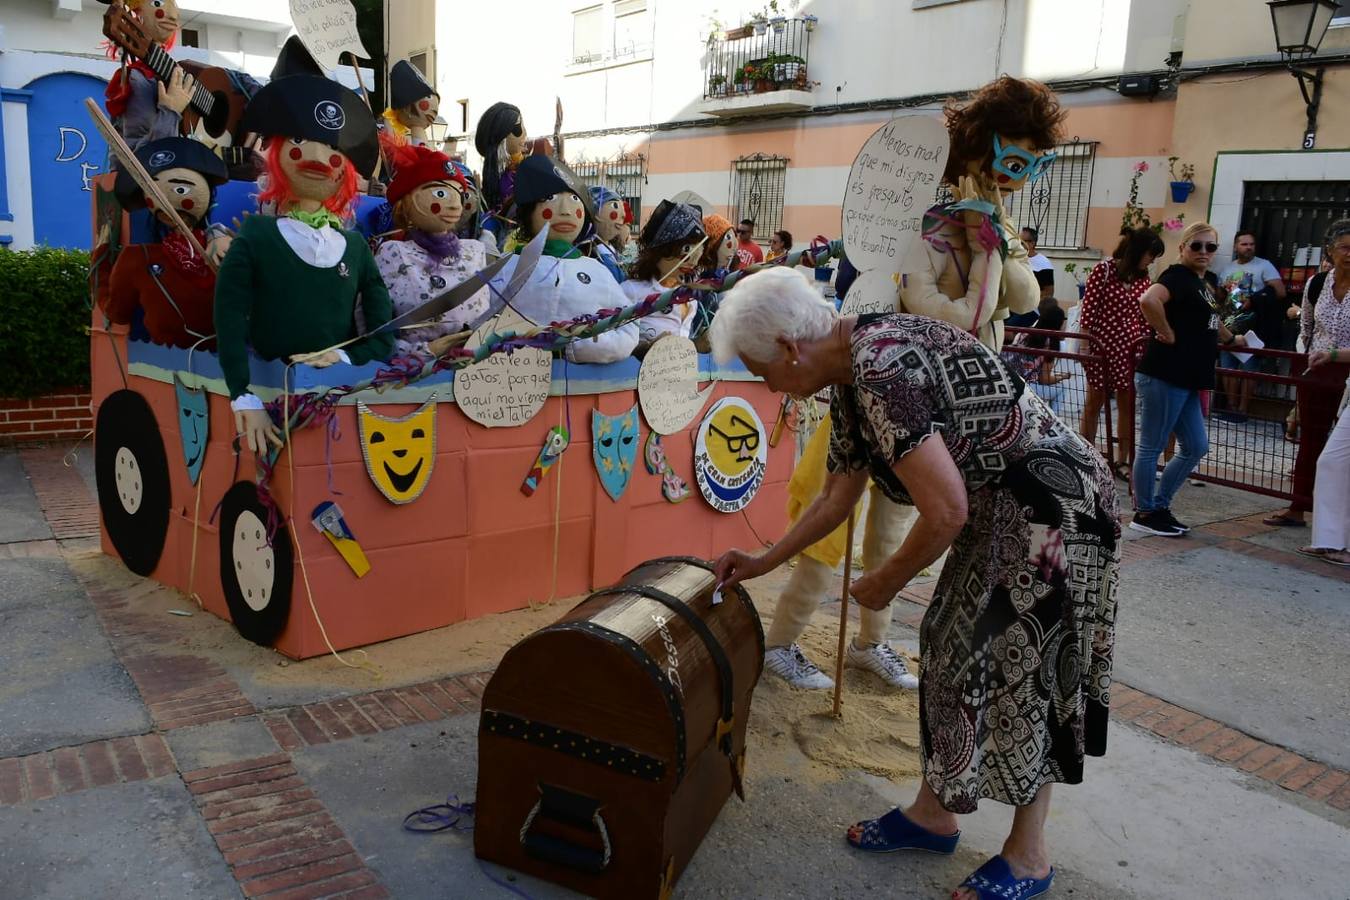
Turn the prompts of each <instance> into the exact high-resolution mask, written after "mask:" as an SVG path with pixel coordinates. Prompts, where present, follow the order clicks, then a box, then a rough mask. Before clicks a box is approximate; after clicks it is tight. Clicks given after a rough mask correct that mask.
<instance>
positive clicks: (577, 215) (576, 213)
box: [573, 210, 582, 219]
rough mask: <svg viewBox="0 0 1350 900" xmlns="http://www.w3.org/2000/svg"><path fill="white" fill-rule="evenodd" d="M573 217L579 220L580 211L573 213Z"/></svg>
mask: <svg viewBox="0 0 1350 900" xmlns="http://www.w3.org/2000/svg"><path fill="white" fill-rule="evenodd" d="M573 215H574V216H576V217H577V218H578V219H580V218H581V216H582V211H581V210H577V211H576V212H575V213H573Z"/></svg>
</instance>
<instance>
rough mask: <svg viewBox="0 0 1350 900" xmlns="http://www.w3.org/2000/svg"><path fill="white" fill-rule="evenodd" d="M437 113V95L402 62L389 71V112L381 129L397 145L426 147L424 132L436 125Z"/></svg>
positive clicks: (420, 74) (409, 64)
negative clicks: (399, 143) (402, 143)
mask: <svg viewBox="0 0 1350 900" xmlns="http://www.w3.org/2000/svg"><path fill="white" fill-rule="evenodd" d="M440 111H441V95H440V94H438V93H436V89H435V88H434V87H432V86H431V85H430V84H429V83H428V82H427V80H426V78H424V77H423V75H422V73H421V72H419V71H417V67H416V66H414V65H413V64H412V63H410V62H408V61H407V60H406V59H401V60H399V61H398V62H396V63H394V67H393V68H392V69H390V70H389V108H388V109H386V110H385V111H384V115H383V117H382V118H383V119H384V123H383V124H384V127H385V128H387V129H388V130H389V133H390V134H392V135H394V136H395V137H397V138H398V139H399V140H400V142H409V143H413V144H418V145H423V146H425V145H426V144H427V129H428V128H430V127H431V126H432V125H434V124H435V123H436V121H437V120H438V118H439V116H440Z"/></svg>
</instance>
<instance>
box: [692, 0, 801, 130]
mask: <svg viewBox="0 0 1350 900" xmlns="http://www.w3.org/2000/svg"><path fill="white" fill-rule="evenodd" d="M818 24H819V22H818V20H817V19H816V17H815V16H809V15H808V16H797V17H792V18H789V17H787V16H782V15H777V14H776V10H775V9H774V4H772V3H771V4H770V8H769V9H768V10H766V11H765V13H763V14H759V15H756V16H754V17H752V18H751V20H750V21H749V22H748V23H746V24H743V25H741V26H740V27H737V28H733V29H729V30H722V29H714V30H713V31H712V32H711V34H710V35H709V36H708V52H707V56H706V57H705V68H704V74H705V79H704V86H703V102H702V103H701V104H700V105H699V111H700V112H704V113H708V114H710V115H714V116H739V115H755V114H764V113H772V112H781V111H784V110H792V109H805V108H809V107H811V106H812V105H813V104H814V100H813V97H812V89H813V88H814V87H815V84H816V83H815V82H812V81H811V79H810V71H809V59H810V48H811V34H812V33H813V32H814V31H815V30H816V28H817V26H818Z"/></svg>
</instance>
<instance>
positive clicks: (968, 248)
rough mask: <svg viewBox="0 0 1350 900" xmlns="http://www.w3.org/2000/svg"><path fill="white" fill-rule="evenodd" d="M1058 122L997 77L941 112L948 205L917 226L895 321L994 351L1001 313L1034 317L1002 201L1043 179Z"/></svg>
mask: <svg viewBox="0 0 1350 900" xmlns="http://www.w3.org/2000/svg"><path fill="white" fill-rule="evenodd" d="M1065 115H1066V113H1065V111H1064V110H1063V109H1062V108H1061V107H1060V105H1059V101H1058V100H1057V99H1056V98H1055V95H1054V93H1052V92H1051V91H1050V89H1049V88H1047V87H1045V85H1043V84H1040V83H1039V82H1036V81H1029V80H1026V79H1019V78H1012V77H1009V76H1006V75H1005V76H1004V77H1002V78H1000V79H999V80H998V81H995V82H993V83H991V84H987V85H985V86H984V87H983V88H981V89H980V90H979V92H978V93H976V95H975V96H974V98H973V99H971V101H970V102H969V103H968V104H966V105H965V106H963V107H960V108H957V107H955V106H949V107H948V108H947V131H948V133H949V135H950V137H951V154H950V155H949V156H948V158H947V170H946V172H945V173H944V175H943V180H944V181H945V182H946V183H947V185H948V186H949V187H951V188H952V190H953V192H954V193H955V194H956V197H957V202H956V203H949V204H945V205H942V206H936V207H934V208H932V209H930V210H929V211H928V215H927V216H926V217H925V218H924V238H925V241H926V247H925V249H926V251H927V258H928V265H927V266H920V267H919V270H918V271H916V272H912V273H908V274H907V276H906V279H905V286H904V288H903V289H902V291H901V298H900V299H901V305H902V306H903V308H904V310H905V312H911V313H918V314H920V315H925V316H931V317H932V318H935V319H942V320H943V321H946V322H951V323H952V324H953V325H956V326H957V327H959V328H963V329H965V330H966V331H969V332H970V333H971V334H973V335H975V336H976V337H978V338H979V339H980V341H981V343H983V344H985V345H986V346H987V347H989V348H990V349H992V350H994V351H998V350H1000V349H1001V348H1002V346H1003V320H1004V319H1006V318H1007V317H1008V313H1009V312H1014V313H1024V312H1030V311H1032V310H1034V309H1035V308H1036V305H1037V304H1038V303H1039V302H1040V289H1039V287H1038V286H1037V284H1036V278H1035V276H1034V275H1033V274H1032V272H1031V266H1030V264H1029V263H1028V261H1027V252H1026V248H1025V247H1023V246H1022V242H1021V239H1020V237H1019V234H1018V228H1017V225H1016V224H1015V223H1014V222H1013V221H1012V220H1011V219H1010V218H1009V216H1008V213H1007V211H1006V210H1005V209H1004V208H1003V198H1004V196H1005V195H1006V194H1010V193H1012V192H1014V191H1018V190H1021V189H1022V188H1023V187H1024V186H1026V185H1028V184H1030V183H1032V182H1033V181H1035V180H1036V179H1038V178H1040V177H1041V175H1043V174H1044V173H1045V171H1046V169H1047V168H1048V167H1049V165H1050V163H1051V162H1052V161H1053V160H1054V153H1053V152H1049V151H1050V149H1051V148H1052V147H1053V146H1054V145H1055V144H1056V143H1057V142H1058V141H1059V139H1060V131H1061V125H1062V123H1063V121H1064V117H1065Z"/></svg>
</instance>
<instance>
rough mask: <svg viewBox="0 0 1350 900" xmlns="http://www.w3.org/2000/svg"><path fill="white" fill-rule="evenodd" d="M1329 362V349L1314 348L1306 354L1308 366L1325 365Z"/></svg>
mask: <svg viewBox="0 0 1350 900" xmlns="http://www.w3.org/2000/svg"><path fill="white" fill-rule="evenodd" d="M1329 362H1331V351H1330V350H1314V351H1313V352H1312V353H1309V354H1308V368H1309V369H1315V368H1317V367H1318V366H1322V365H1326V364H1327V363H1329Z"/></svg>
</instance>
